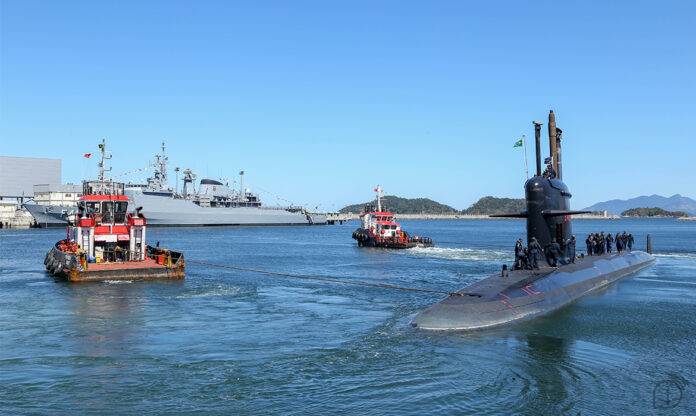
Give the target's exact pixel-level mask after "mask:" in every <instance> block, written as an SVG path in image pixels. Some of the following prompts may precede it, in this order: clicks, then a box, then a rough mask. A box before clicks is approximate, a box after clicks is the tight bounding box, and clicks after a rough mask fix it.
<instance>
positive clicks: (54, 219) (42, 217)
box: [24, 204, 77, 228]
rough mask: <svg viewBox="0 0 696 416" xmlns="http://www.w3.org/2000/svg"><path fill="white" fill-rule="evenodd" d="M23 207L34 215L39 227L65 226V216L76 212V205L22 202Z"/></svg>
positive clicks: (66, 222) (66, 221)
mask: <svg viewBox="0 0 696 416" xmlns="http://www.w3.org/2000/svg"><path fill="white" fill-rule="evenodd" d="M24 208H26V209H27V211H29V213H30V214H31V215H32V217H34V220H36V224H37V225H38V226H39V228H65V227H66V226H67V225H68V220H67V216H68V215H70V214H74V213H76V212H77V205H75V206H72V207H66V206H59V205H38V204H24Z"/></svg>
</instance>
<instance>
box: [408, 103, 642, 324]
mask: <svg viewBox="0 0 696 416" xmlns="http://www.w3.org/2000/svg"><path fill="white" fill-rule="evenodd" d="M542 124H543V123H539V122H534V128H535V138H536V175H535V176H533V177H532V178H531V179H528V180H527V182H526V183H525V185H524V189H525V201H526V208H527V209H526V210H525V211H523V212H519V213H511V214H502V215H492V217H502V218H525V219H526V221H527V241H528V242H530V244H529V249H528V250H529V252H530V253H531V254H529V256H528V258H530V259H531V262H530V263H532V264H531V265H529V264H528V265H527V266H528V267H526V268H525V267H522V268H513V270H507V268H506V266H503V271H502V273H500V274H498V275H495V276H491V277H488V278H486V279H483V280H481V281H478V282H476V283H474V284H472V285H470V286H467V287H465V288H464V289H461V290H459V291H458V292H455V293H453V294H451V295H449V296H448V297H447V298H445V299H443V300H441V301H440V302H438V303H436V304H435V305H433V306H431V307H429V308H427V309H425V310H423V311H422V312H420V313H419V314H418V315H416V317H415V318H414V319H413V321H412V325H413V326H414V327H416V328H420V329H426V330H478V329H488V328H493V327H498V326H503V325H508V324H513V323H517V322H521V321H523V320H528V319H532V318H534V317H537V316H540V315H543V314H546V313H549V312H551V311H554V310H556V309H558V308H560V307H561V306H563V305H566V304H568V303H570V302H573V301H574V300H576V299H578V298H580V297H581V296H584V295H586V294H588V293H591V292H594V291H596V290H598V289H600V288H602V287H605V286H607V285H609V284H611V283H613V282H615V281H617V280H619V279H621V278H622V277H625V276H627V275H629V274H632V273H634V272H636V271H638V270H640V269H642V268H644V267H646V266H648V265H649V264H651V263H652V262H653V261H654V260H655V259H654V257H653V256H652V255H651V253H652V249H651V245H650V236H648V241H647V252H642V251H633V250H631V251H624V252H610V251H606V252H603V251H600V253H599V254H598V255H594V256H581V257H579V258H576V256H575V253H574V248H572V247H574V246H572V244H574V240H572V241H573V243H570V241H571V238H572V237H573V236H572V230H571V220H570V217H571V216H572V215H574V214H581V213H586V212H587V211H573V210H571V209H570V198H571V194H570V191H569V190H568V187H567V186H566V185H565V184H564V183H563V173H562V172H563V171H562V164H561V134H562V131H561V129H559V128H557V127H556V119H555V115H554V114H553V111H551V113H550V114H549V125H548V129H549V145H550V146H549V147H550V153H551V155H550V157H549V158H548V159H547V161H548V164H549V166H548V167H547V170H546V172H544V174H542V172H541V151H540V148H541V145H540V132H541V126H542ZM519 244H520V246H519V247H520V248H521V243H519ZM544 247H550V249H551V256H549V257H547V258H544V253H543V248H544ZM536 253H538V254H540V255H541V256H540V257H541V259H539V260H538V264H534V263H535V259H536V258H537V256H536ZM547 254H548V253H547ZM530 266H531V267H530ZM534 266H536V267H534Z"/></svg>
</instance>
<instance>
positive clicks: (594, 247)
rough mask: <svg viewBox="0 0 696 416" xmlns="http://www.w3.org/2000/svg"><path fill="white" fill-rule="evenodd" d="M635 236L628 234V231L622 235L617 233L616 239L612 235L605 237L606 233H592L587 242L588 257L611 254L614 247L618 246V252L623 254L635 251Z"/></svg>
mask: <svg viewBox="0 0 696 416" xmlns="http://www.w3.org/2000/svg"><path fill="white" fill-rule="evenodd" d="M633 242H634V240H633V234H626V231H624V232H623V234H622V233H616V235H615V237H612V235H611V233H610V234H607V236H606V237H605V236H604V231H602V232H599V233H590V235H589V236H587V239H586V240H585V244H586V245H587V255H588V256H593V255H595V256H600V255H602V254H604V253H611V251H612V247H613V246H614V244H616V251H618V252H619V253H621V252H622V251H624V250H628V251H631V250H633Z"/></svg>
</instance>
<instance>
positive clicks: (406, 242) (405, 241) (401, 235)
mask: <svg viewBox="0 0 696 416" xmlns="http://www.w3.org/2000/svg"><path fill="white" fill-rule="evenodd" d="M375 192H377V198H376V206H375V205H367V206H366V207H365V212H364V213H362V214H360V221H361V222H362V225H361V226H360V228H358V229H357V230H355V231H353V238H354V239H356V240H358V246H364V247H383V248H413V247H433V241H432V240H431V239H430V238H428V237H417V236H414V237H411V236H410V235H408V233H407V232H405V231H403V230H401V224H399V223H398V222H396V221H394V214H392V213H391V212H387V211H383V210H382V209H383V208H382V193H383V190H382V187H381V186H379V185H377V188H375Z"/></svg>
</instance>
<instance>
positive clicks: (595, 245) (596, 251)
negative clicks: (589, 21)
mask: <svg viewBox="0 0 696 416" xmlns="http://www.w3.org/2000/svg"><path fill="white" fill-rule="evenodd" d="M592 250H593V251H594V254H595V256H599V255H600V254H602V253H601V252H600V251H599V233H594V240H593V241H592Z"/></svg>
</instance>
